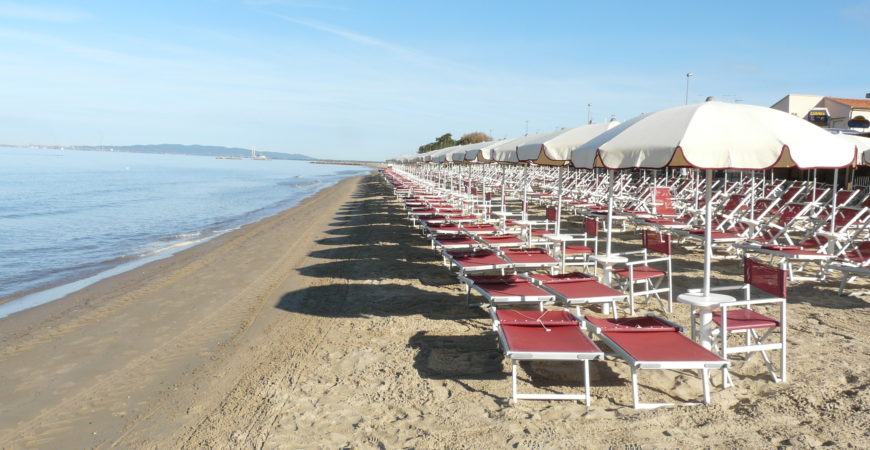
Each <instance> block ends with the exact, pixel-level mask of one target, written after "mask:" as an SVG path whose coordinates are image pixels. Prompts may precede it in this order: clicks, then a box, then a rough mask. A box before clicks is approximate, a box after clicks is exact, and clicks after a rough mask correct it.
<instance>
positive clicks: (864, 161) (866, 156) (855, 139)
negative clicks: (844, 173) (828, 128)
mask: <svg viewBox="0 0 870 450" xmlns="http://www.w3.org/2000/svg"><path fill="white" fill-rule="evenodd" d="M837 136H838V137H840V138H842V139H843V140H844V141H846V142H849V143H851V144H853V145H855V146H856V147H858V155H859V156H858V164H861V165H865V166H870V138H866V137H861V136H855V135H853V134H838V135H837Z"/></svg>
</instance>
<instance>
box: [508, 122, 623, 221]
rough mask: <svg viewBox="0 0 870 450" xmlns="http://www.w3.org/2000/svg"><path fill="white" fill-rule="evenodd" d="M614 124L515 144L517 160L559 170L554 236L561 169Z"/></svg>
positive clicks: (558, 216) (559, 215) (559, 216)
mask: <svg viewBox="0 0 870 450" xmlns="http://www.w3.org/2000/svg"><path fill="white" fill-rule="evenodd" d="M618 124H619V122H616V121H611V122H606V123H596V124H587V125H580V126H579V127H574V128H569V129H565V130H558V131H554V132H551V133H541V134H537V135H534V136H530V138H529V139H526V140H525V141H523V142H521V143H518V144H517V159H519V160H520V161H527V162H531V163H534V164H538V165H544V166H557V167H559V178H558V181H557V182H556V189H557V193H556V234H560V233H561V221H562V184H563V178H564V171H565V167H566V166H567V165H568V163H569V162H570V161H571V152H572V151H574V149H576V148H578V147H580V145H582V144H585V143H586V142H589V141H590V140H591V139H592V138H594V137H596V136H599V135H600V134H601V133H603V132H605V131H607V130H609V129H611V128H613V127H615V126H616V125H618Z"/></svg>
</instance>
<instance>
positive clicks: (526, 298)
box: [459, 275, 555, 310]
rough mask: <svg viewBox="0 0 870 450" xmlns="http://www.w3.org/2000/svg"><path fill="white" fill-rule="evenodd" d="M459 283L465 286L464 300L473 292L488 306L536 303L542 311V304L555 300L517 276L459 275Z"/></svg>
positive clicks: (550, 295) (528, 281)
mask: <svg viewBox="0 0 870 450" xmlns="http://www.w3.org/2000/svg"><path fill="white" fill-rule="evenodd" d="M459 281H460V282H462V283H463V284H465V300H466V304H469V303H468V294H469V293H470V292H471V290H474V291H476V292H478V293H480V295H483V297H484V298H485V299H486V301H487V302H489V304H490V305H493V306H495V305H504V304H517V303H537V304H538V305H539V309H540V310H543V309H544V303H552V302H553V301H554V300H555V297H554V296H553V294H551V293H549V292H547V291H545V290H543V289H541V288H540V287H538V286H536V285H534V284H532V282H531V281H530V280H529V279H528V278H524V277H520V276H517V275H467V276H466V275H460V276H459Z"/></svg>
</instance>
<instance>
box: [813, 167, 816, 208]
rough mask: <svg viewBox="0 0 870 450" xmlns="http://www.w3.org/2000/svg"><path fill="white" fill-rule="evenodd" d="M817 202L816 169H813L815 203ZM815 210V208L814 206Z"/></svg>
mask: <svg viewBox="0 0 870 450" xmlns="http://www.w3.org/2000/svg"><path fill="white" fill-rule="evenodd" d="M815 202H816V169H813V203H815ZM813 208H815V206H813Z"/></svg>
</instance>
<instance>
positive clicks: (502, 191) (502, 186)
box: [501, 164, 507, 217]
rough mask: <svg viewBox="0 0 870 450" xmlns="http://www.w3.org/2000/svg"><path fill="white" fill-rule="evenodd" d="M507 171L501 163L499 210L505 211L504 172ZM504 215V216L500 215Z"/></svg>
mask: <svg viewBox="0 0 870 450" xmlns="http://www.w3.org/2000/svg"><path fill="white" fill-rule="evenodd" d="M506 171H507V166H505V165H504V164H502V166H501V212H502V213H504V212H505V206H504V191H505V172H506ZM502 217H505V216H502Z"/></svg>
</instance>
